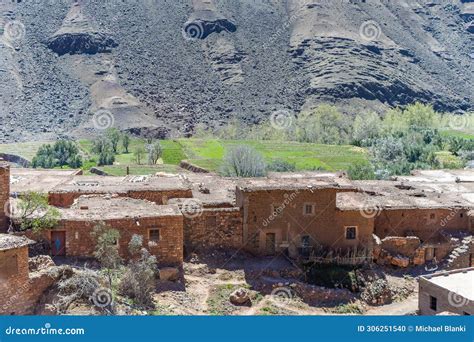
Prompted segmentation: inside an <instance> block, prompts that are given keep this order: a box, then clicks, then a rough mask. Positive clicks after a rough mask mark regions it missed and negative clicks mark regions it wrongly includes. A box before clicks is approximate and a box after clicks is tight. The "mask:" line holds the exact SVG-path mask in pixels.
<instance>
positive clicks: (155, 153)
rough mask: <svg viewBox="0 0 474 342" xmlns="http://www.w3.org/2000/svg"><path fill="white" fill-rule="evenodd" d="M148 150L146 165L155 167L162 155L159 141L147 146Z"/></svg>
mask: <svg viewBox="0 0 474 342" xmlns="http://www.w3.org/2000/svg"><path fill="white" fill-rule="evenodd" d="M147 150H148V164H149V165H155V164H156V163H157V162H158V160H159V159H160V158H161V155H162V154H163V148H162V147H161V144H160V142H159V141H155V142H154V143H152V144H149V145H147Z"/></svg>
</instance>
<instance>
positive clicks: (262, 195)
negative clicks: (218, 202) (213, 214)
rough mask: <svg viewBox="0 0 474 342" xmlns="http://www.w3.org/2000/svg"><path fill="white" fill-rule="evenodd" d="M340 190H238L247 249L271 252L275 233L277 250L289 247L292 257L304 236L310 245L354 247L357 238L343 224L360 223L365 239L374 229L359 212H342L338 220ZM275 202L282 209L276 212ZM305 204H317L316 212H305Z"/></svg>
mask: <svg viewBox="0 0 474 342" xmlns="http://www.w3.org/2000/svg"><path fill="white" fill-rule="evenodd" d="M337 192H338V190H337V189H304V190H288V191H285V190H271V191H253V192H242V191H240V190H237V203H239V205H240V206H241V207H242V208H243V218H244V225H243V236H244V244H245V246H246V249H247V250H248V251H250V252H252V253H255V254H260V255H262V254H263V255H264V254H267V255H271V254H272V251H271V249H272V247H271V246H269V244H270V245H271V244H272V242H271V241H272V239H273V236H272V235H267V234H275V235H274V237H275V251H274V253H278V252H282V251H284V250H285V249H288V251H289V253H290V255H291V256H293V257H294V256H295V255H296V254H297V250H298V249H299V248H301V247H302V240H303V239H304V237H305V236H309V237H310V239H309V240H310V244H311V245H313V246H314V245H317V244H320V245H323V246H326V247H331V248H335V249H338V248H348V247H353V246H354V244H357V243H358V241H353V240H350V241H349V240H347V239H346V238H345V231H344V227H343V226H344V225H348V226H353V225H358V227H359V231H360V232H361V233H362V234H361V235H359V237H360V238H361V239H363V240H365V239H366V238H370V237H369V236H366V235H367V233H368V232H369V231H370V234H371V233H372V232H371V223H370V220H366V219H364V218H363V217H361V216H360V215H359V214H358V213H351V214H341V215H340V216H339V221H338V220H336V216H337V209H336V194H337ZM272 205H274V206H276V207H277V208H282V209H281V210H280V213H279V214H278V213H277V214H276V215H274V214H273V211H272V210H274V208H272ZM306 205H314V212H313V213H312V214H307V213H305V212H304V208H305V206H306Z"/></svg>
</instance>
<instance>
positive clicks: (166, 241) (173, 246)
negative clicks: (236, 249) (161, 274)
mask: <svg viewBox="0 0 474 342" xmlns="http://www.w3.org/2000/svg"><path fill="white" fill-rule="evenodd" d="M60 212H61V220H60V222H59V224H58V225H57V227H55V228H54V229H52V230H50V231H47V232H46V233H45V236H44V237H45V238H46V240H48V241H51V248H52V251H51V254H52V255H53V256H58V255H59V256H74V257H92V256H93V253H94V248H95V240H94V238H93V236H92V235H91V233H92V231H93V229H94V227H95V226H96V225H97V224H98V223H99V222H103V223H105V224H106V225H107V226H108V227H110V228H113V229H116V230H118V231H119V233H120V238H119V239H118V241H117V246H118V250H119V254H120V256H121V257H123V258H125V259H129V258H130V255H129V251H128V244H129V242H130V240H131V238H132V236H133V235H134V234H136V235H141V236H142V237H143V243H144V247H146V248H147V249H148V250H149V252H150V253H151V254H153V255H155V256H156V258H157V260H158V264H159V265H160V266H179V265H181V264H182V262H183V215H182V214H181V212H180V211H179V209H178V207H177V206H174V205H157V204H155V203H153V202H150V201H146V200H137V199H133V198H126V197H120V196H118V195H83V196H81V197H79V198H77V199H76V200H75V202H74V204H73V205H72V206H71V207H70V208H63V209H60Z"/></svg>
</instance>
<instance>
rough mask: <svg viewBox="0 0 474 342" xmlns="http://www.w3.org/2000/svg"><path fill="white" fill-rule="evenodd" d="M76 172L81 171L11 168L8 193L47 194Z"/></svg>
mask: <svg viewBox="0 0 474 342" xmlns="http://www.w3.org/2000/svg"><path fill="white" fill-rule="evenodd" d="M78 172H81V170H56V169H54V170H41V169H27V168H11V169H10V191H11V192H12V193H15V192H18V193H21V192H25V191H36V192H44V193H47V192H49V191H50V190H51V189H53V188H54V187H55V186H57V185H59V184H61V183H63V182H65V181H67V180H70V179H72V178H73V177H74V175H76V174H77V173H78Z"/></svg>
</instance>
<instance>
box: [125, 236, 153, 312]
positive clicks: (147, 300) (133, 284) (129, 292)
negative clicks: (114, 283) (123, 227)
mask: <svg viewBox="0 0 474 342" xmlns="http://www.w3.org/2000/svg"><path fill="white" fill-rule="evenodd" d="M129 252H130V254H131V255H132V256H133V257H135V259H134V260H132V261H131V262H130V263H129V265H128V267H127V272H126V273H125V275H124V276H123V278H122V280H121V281H120V292H121V293H122V294H124V295H126V296H128V297H130V298H133V299H135V301H136V302H137V303H138V304H140V305H151V304H152V303H153V298H152V294H153V292H154V291H155V279H156V272H157V261H156V257H154V256H153V255H150V252H148V251H147V250H146V249H145V248H143V238H142V237H141V236H138V235H133V236H132V239H131V240H130V243H129Z"/></svg>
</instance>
